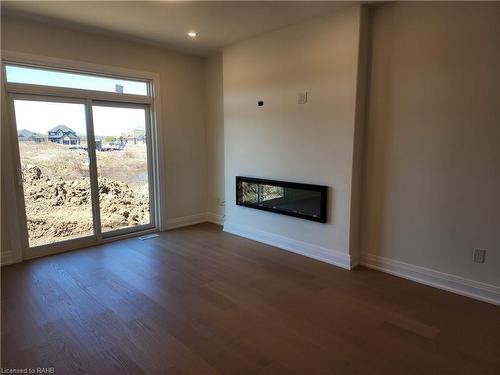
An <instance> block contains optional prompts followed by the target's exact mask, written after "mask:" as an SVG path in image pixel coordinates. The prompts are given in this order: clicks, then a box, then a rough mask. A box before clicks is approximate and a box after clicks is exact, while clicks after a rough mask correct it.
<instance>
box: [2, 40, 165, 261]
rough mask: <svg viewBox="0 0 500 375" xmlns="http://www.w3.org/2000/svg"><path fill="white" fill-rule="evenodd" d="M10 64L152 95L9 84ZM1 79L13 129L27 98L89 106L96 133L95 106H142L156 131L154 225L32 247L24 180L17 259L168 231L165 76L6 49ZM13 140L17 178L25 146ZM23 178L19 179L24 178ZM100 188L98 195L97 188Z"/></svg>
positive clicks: (153, 134)
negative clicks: (130, 83)
mask: <svg viewBox="0 0 500 375" xmlns="http://www.w3.org/2000/svg"><path fill="white" fill-rule="evenodd" d="M9 64H11V65H17V66H20V65H23V66H30V67H35V68H41V69H43V68H46V69H50V70H60V71H67V72H74V73H83V74H90V75H96V76H104V77H110V78H120V79H128V80H141V81H146V82H147V83H148V95H147V96H145V95H134V94H126V93H115V92H106V91H97V90H86V89H75V88H66V87H54V86H43V85H36V84H25V83H13V82H7V80H6V68H5V66H6V65H9ZM1 77H2V80H3V85H2V90H4V93H5V96H6V103H7V112H8V123H9V124H8V125H9V126H11V127H13V128H15V127H16V121H15V113H14V104H13V103H14V100H15V99H20V98H25V99H26V98H28V97H29V98H30V100H45V101H62V102H77V103H83V104H85V106H86V115H87V118H88V122H89V127H90V128H91V129H92V131H93V124H92V123H91V122H92V116H91V112H92V105H93V104H95V105H99V104H101V105H110V106H112V105H119V104H122V105H123V106H140V107H145V108H148V109H149V110H147V111H146V112H147V113H146V115H147V117H148V121H149V128H150V132H149V135H148V140H149V141H150V142H151V143H150V144H151V147H150V148H149V149H148V164H149V163H150V164H151V166H148V169H149V170H150V171H151V176H149V179H150V182H152V184H151V185H150V202H151V204H152V205H153V206H154V207H151V220H152V225H150V226H148V225H146V226H145V227H144V229H143V230H133V227H132V229H131V230H127V229H128V228H124V229H119V230H117V231H113V232H107V233H106V232H105V233H106V234H105V235H103V233H101V235H100V236H96V235H92V236H87V237H84V238H82V239H70V240H63V241H60V242H56V243H53V244H50V245H42V246H37V247H32V248H30V247H29V244H28V232H27V221H26V210H25V202H24V195H23V189H22V183H21V184H19V183H18V182H16V186H17V189H16V194H17V196H16V201H17V202H16V206H17V207H16V208H17V209H18V212H20V213H21V214H20V215H17V216H18V220H19V222H18V225H19V228H21V231H20V232H21V233H20V234H21V236H22V238H21V239H20V243H21V249H19V250H14V251H19V253H18V254H14V258H16V259H19V260H20V259H31V258H36V257H39V256H44V255H49V254H54V253H59V252H63V251H68V250H76V249H79V248H83V247H88V246H92V245H96V244H98V243H105V242H110V241H115V240H119V239H124V238H128V237H132V236H137V235H139V234H146V233H151V232H157V231H159V230H160V231H161V230H165V229H166V219H165V217H164V213H165V210H164V209H163V207H164V202H165V196H164V191H162V190H161V189H160V187H161V186H165V183H164V181H163V179H164V173H162V171H163V170H165V168H164V165H163V163H164V158H163V155H164V151H163V149H162V148H160V147H159V141H158V140H159V139H163V137H162V134H161V126H159V122H160V121H161V120H160V119H161V104H160V103H161V98H160V87H159V82H160V76H159V74H157V73H152V72H144V71H137V70H131V69H126V68H120V67H113V66H105V65H99V64H91V63H84V62H79V61H73V60H64V59H59V58H52V57H45V56H37V55H31V54H26V53H19V52H13V51H5V50H4V51H2V74H1ZM14 130H16V129H14ZM16 134H17V131H12V137H13V138H15V135H16ZM11 141H12V142H13V143H12V144H15V146H14V147H13V150H12V151H13V152H15V153H16V155H15V156H14V157H13V161H14V163H15V165H14V168H13V171H14V173H16V174H17V171H18V168H20V165H21V164H20V155H19V145H18V144H17V139H12V140H11ZM94 158H95V155H94ZM91 159H92V157H91ZM91 163H94V168H95V160H91ZM13 177H16V176H13ZM17 177H18V178H19V176H17ZM94 190H95V191H96V189H94ZM94 209H99V206H98V200H97V205H95V208H94ZM94 217H95V215H94ZM97 224H99V225H100V223H96V222H95V220H94V225H97ZM99 232H100V230H99Z"/></svg>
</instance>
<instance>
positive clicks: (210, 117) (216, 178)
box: [205, 53, 225, 223]
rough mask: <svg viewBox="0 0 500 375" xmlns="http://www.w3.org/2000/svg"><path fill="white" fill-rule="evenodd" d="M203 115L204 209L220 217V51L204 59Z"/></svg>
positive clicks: (221, 170)
mask: <svg viewBox="0 0 500 375" xmlns="http://www.w3.org/2000/svg"><path fill="white" fill-rule="evenodd" d="M205 115H206V127H207V183H208V186H207V213H208V215H209V218H210V219H211V220H214V221H217V222H219V223H222V221H223V220H224V206H223V202H224V199H225V196H224V99H223V84H222V53H217V54H214V55H212V56H209V57H207V58H206V60H205Z"/></svg>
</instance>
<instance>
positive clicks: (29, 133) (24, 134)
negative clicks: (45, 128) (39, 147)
mask: <svg viewBox="0 0 500 375" xmlns="http://www.w3.org/2000/svg"><path fill="white" fill-rule="evenodd" d="M17 136H18V137H23V138H32V137H33V138H43V135H42V134H38V133H34V132H32V131H31V130H27V129H21V130H19V131H18V132H17Z"/></svg>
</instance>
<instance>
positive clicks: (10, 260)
mask: <svg viewBox="0 0 500 375" xmlns="http://www.w3.org/2000/svg"><path fill="white" fill-rule="evenodd" d="M21 260H22V259H21V257H20V256H19V254H17V253H16V252H15V251H12V250H11V251H2V259H1V265H2V266H7V265H9V264H14V263H19V262H21Z"/></svg>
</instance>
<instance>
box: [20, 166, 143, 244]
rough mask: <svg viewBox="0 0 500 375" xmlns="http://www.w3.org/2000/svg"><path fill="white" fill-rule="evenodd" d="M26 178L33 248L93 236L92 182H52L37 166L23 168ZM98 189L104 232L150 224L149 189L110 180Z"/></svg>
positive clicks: (85, 180) (28, 216)
mask: <svg viewBox="0 0 500 375" xmlns="http://www.w3.org/2000/svg"><path fill="white" fill-rule="evenodd" d="M23 177H24V178H23V179H24V196H25V203H26V216H27V220H28V232H29V238H30V245H31V246H33V245H39V244H42V243H50V242H52V241H53V240H51V238H54V237H67V238H68V239H69V238H73V237H79V236H83V235H91V234H92V233H93V232H92V227H93V223H92V205H91V202H92V196H91V193H90V179H89V178H85V177H81V178H79V179H76V180H63V179H62V178H59V179H51V178H48V177H45V176H44V173H43V172H42V170H41V169H40V168H39V167H37V166H31V167H28V168H23ZM98 185H99V186H98V188H99V206H100V211H101V223H102V227H103V231H109V230H112V229H117V228H121V227H127V226H132V225H139V224H144V223H148V222H149V199H148V197H147V196H146V195H145V194H144V193H143V191H144V190H146V191H147V189H133V188H131V187H129V186H128V185H127V184H126V183H124V182H120V181H114V180H111V179H109V178H106V177H99V178H98Z"/></svg>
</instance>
